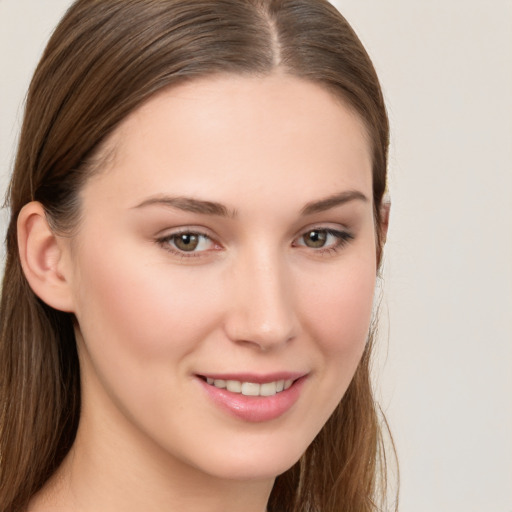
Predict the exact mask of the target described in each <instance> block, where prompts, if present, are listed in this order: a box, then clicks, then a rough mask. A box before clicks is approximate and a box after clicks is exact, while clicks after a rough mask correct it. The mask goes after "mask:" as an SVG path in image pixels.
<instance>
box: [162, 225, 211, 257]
mask: <svg viewBox="0 0 512 512" xmlns="http://www.w3.org/2000/svg"><path fill="white" fill-rule="evenodd" d="M158 243H159V244H160V245H162V246H163V247H164V248H165V249H167V250H168V251H170V252H174V253H177V254H180V255H183V256H185V255H187V253H189V254H188V255H190V256H191V255H192V254H193V253H199V252H204V251H208V250H211V249H214V248H215V247H216V244H215V242H214V241H213V240H212V239H211V238H210V237H209V236H207V235H205V234H203V233H196V232H193V231H182V232H180V233H172V234H170V235H168V236H165V237H163V238H160V239H158Z"/></svg>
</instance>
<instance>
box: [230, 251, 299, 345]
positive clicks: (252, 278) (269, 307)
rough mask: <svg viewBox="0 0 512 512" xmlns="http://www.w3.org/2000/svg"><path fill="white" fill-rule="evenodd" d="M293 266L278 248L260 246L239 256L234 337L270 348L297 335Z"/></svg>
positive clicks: (235, 276)
mask: <svg viewBox="0 0 512 512" xmlns="http://www.w3.org/2000/svg"><path fill="white" fill-rule="evenodd" d="M289 270H290V269H289V268H288V265H287V264H286V258H285V257H284V255H283V254H281V253H280V252H279V250H277V249H276V248H271V247H261V246H260V247H258V248H257V249H254V250H252V251H248V253H247V254H245V255H244V256H241V257H240V258H238V261H237V262H236V264H235V271H234V273H233V281H234V282H233V287H234V289H235V290H236V292H235V293H234V294H233V295H234V302H233V304H232V306H231V307H230V312H229V314H228V318H227V330H228V335H229V337H230V338H231V339H233V340H234V341H238V342H245V343H250V344H254V345H258V346H259V347H260V348H261V349H263V350H268V349H270V348H272V347H275V346H278V345H281V344H284V343H286V342H287V341H289V340H290V339H292V338H293V337H294V336H295V335H296V330H297V322H296V315H295V310H294V306H293V296H292V293H291V289H290V271H289Z"/></svg>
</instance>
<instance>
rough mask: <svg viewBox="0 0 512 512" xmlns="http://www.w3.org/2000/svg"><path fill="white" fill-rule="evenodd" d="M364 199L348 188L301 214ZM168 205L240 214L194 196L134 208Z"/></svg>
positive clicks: (206, 212) (209, 212)
mask: <svg viewBox="0 0 512 512" xmlns="http://www.w3.org/2000/svg"><path fill="white" fill-rule="evenodd" d="M356 200H357V201H363V202H367V201H368V198H367V197H366V196H365V195H364V194H363V193H362V192H359V191H357V190H348V191H346V192H340V193H339V194H334V195H331V196H328V197H326V198H324V199H320V200H317V201H312V202H310V203H307V204H306V205H305V206H304V207H303V208H302V210H301V215H312V214H314V213H320V212H324V211H326V210H330V209H331V208H335V207H336V206H341V205H343V204H345V203H348V202H349V201H356ZM155 205H157V206H166V207H170V208H177V209H179V210H183V211H185V212H191V213H199V214H203V215H218V216H219V217H230V218H235V217H237V215H238V212H237V211H236V210H230V209H229V208H227V207H226V206H224V205H223V204H221V203H217V202H214V201H205V200H202V199H194V198H192V197H169V196H155V197H150V198H148V199H145V200H144V201H142V202H141V203H139V204H138V205H137V206H135V207H134V208H136V209H137V208H144V207H146V206H155Z"/></svg>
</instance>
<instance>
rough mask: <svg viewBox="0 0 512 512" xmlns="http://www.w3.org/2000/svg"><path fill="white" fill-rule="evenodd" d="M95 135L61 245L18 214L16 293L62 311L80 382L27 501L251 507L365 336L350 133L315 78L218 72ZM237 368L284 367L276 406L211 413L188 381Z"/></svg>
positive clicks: (349, 120) (338, 388)
mask: <svg viewBox="0 0 512 512" xmlns="http://www.w3.org/2000/svg"><path fill="white" fill-rule="evenodd" d="M110 142H111V145H112V147H113V148H114V151H113V158H111V159H110V160H109V163H108V166H107V168H105V169H104V170H102V172H100V173H99V174H97V175H96V176H94V177H93V178H91V179H90V180H89V181H88V182H87V183H86V185H85V187H84V189H83V190H82V194H81V198H82V208H83V220H82V222H81V225H80V227H79V229H78V231H77V233H76V234H75V235H74V236H73V237H72V238H71V239H67V238H66V239H65V238H60V237H58V236H57V235H54V234H53V233H51V231H50V230H49V227H48V226H47V225H46V223H45V218H44V213H43V212H42V209H41V206H40V205H39V204H38V203H30V204H29V205H28V206H26V207H25V209H24V210H23V212H22V214H21V215H20V219H19V233H20V239H21V241H22V242H21V247H22V249H21V252H22V260H23V262H24V263H23V265H24V269H25V272H26V274H27V278H28V279H29V282H30V284H31V286H32V288H33V289H34V290H35V291H36V293H37V294H38V295H39V296H40V297H41V298H42V299H43V300H44V301H46V302H47V303H48V304H50V305H52V306H54V307H56V308H58V309H62V310H65V311H71V312H73V313H74V314H75V316H76V318H77V321H78V327H77V332H76V334H77V344H78V350H79V356H80V364H81V377H82V393H83V409H82V415H81V420H80V426H79V431H78V435H77V438H76V442H75V444H74V446H73V448H72V450H71V452H70V454H69V455H68V457H67V458H66V460H65V462H64V464H63V465H62V466H61V467H60V468H59V470H58V472H57V474H56V475H55V476H54V478H53V479H52V480H51V481H50V482H49V483H48V484H47V485H46V486H45V487H44V488H43V490H42V491H41V492H40V493H39V494H38V495H37V496H36V497H35V498H34V499H33V501H32V503H31V506H30V508H29V511H30V512H49V511H52V512H60V511H66V512H93V511H94V512H98V511H101V512H114V511H116V512H117V511H119V510H123V512H131V511H134V512H135V511H137V512H140V511H141V510H144V511H145V512H157V511H158V512H160V511H163V510H165V511H169V512H174V511H176V512H177V511H180V512H182V511H184V510H186V511H187V512H195V511H197V512H204V511H205V510H208V511H212V512H230V511H233V512H235V511H237V512H239V511H240V510H244V512H264V511H265V509H266V504H267V501H268V497H269V495H270V492H271V489H272V485H273V482H274V479H275V477H276V476H277V475H278V474H280V473H282V472H284V471H286V469H288V468H289V467H291V466H292V465H293V464H294V463H295V462H296V461H297V460H298V459H299V457H300V456H301V454H302V453H303V452H304V451H305V449H306V448H307V446H308V445H309V444H310V443H311V441H312V440H313V438H314V437H315V436H316V434H317V433H318V432H319V430H320V429H321V428H322V426H323V425H324V423H325V421H326V420H327V419H328V417H329V416H330V414H331V413H332V411H333V410H334V408H335V406H336V405H337V403H338V402H339V400H340V399H341V398H342V396H343V394H344V393H345V391H346V389H347V387H348V385H349V383H350V380H351V378H352V376H353V374H354V371H355V369H356V367H357V364H358V362H359V360H360V357H361V354H362V352H363V349H364V346H365V343H366V336H367V332H368V328H369V323H370V317H371V311H372V301H373V294H374V287H375V276H376V239H375V231H376V227H375V225H374V219H373V203H372V177H371V155H370V150H369V145H368V141H367V136H366V133H365V129H364V127H363V124H362V122H361V121H360V119H359V118H358V117H357V116H356V115H355V114H353V112H352V111H350V110H349V109H347V108H346V107H345V106H344V105H343V104H342V103H341V102H340V101H339V100H337V99H336V98H334V97H333V96H332V95H331V94H330V93H328V92H326V91H325V90H324V89H322V88H321V87H319V86H318V85H315V84H311V83H308V82H305V81H302V80H300V79H297V78H294V77H289V76H286V75H283V74H278V73H276V74H274V75H271V76H268V77H266V78H248V77H237V76H224V77H217V78H210V79H205V80H200V81H196V82H192V83H190V84H186V85H183V86H180V87H177V88H173V89H170V90H168V91H165V92H163V93H160V94H159V95H157V96H155V97H154V98H152V99H151V100H150V101H149V102H148V103H147V104H145V105H144V106H143V107H141V108H139V109H138V110H137V111H135V112H134V113H133V114H132V115H130V116H129V117H128V118H127V119H126V120H125V121H124V122H123V123H122V125H121V126H120V127H119V128H118V129H117V130H116V132H115V133H114V134H113V137H112V139H111V141H110ZM240 372H244V374H247V375H250V376H254V379H259V380H261V381H262V382H267V381H268V380H272V379H271V377H272V376H275V375H278V376H279V375H281V374H286V375H288V374H292V373H293V374H294V375H296V376H300V379H299V378H298V377H297V378H295V380H294V382H293V384H292V385H291V386H292V388H291V389H295V391H296V393H295V395H293V396H294V398H293V400H291V399H290V400H289V402H290V404H291V405H290V404H288V402H286V403H285V400H284V399H283V400H282V401H281V402H280V401H279V400H278V399H277V398H276V397H277V396H278V394H276V395H275V396H276V397H273V398H272V400H273V402H272V403H274V402H275V403H276V404H277V405H276V406H275V411H277V412H275V411H274V409H272V410H273V411H274V412H275V414H277V416H275V417H271V418H267V416H265V415H268V411H267V410H266V409H265V406H264V405H262V406H261V407H260V408H257V407H254V409H255V410H254V411H252V412H251V410H250V408H251V407H252V406H253V404H254V403H255V402H250V400H251V399H247V400H246V399H244V398H242V399H241V400H246V401H247V403H248V408H249V410H250V413H247V414H245V413H243V414H245V416H244V415H243V414H242V416H240V414H239V413H238V412H237V411H234V412H233V411H230V410H229V406H227V407H225V406H222V407H221V406H219V404H218V403H217V402H216V401H215V400H214V399H212V396H213V397H215V396H216V393H220V392H218V391H217V389H210V388H208V386H210V387H211V386H212V384H208V383H207V377H209V376H218V375H228V374H229V375H232V374H234V373H236V374H237V375H238V373H240ZM244 379H245V380H247V379H249V377H247V378H242V377H241V378H240V381H244ZM211 380H213V378H212V379H211ZM275 380H276V381H278V380H280V379H278V378H277V377H276V378H275ZM299 381H300V384H299ZM247 382H250V381H249V380H247ZM269 385H270V387H271V386H272V385H274V384H272V383H269ZM275 385H276V386H277V387H278V386H279V383H277V384H275ZM293 386H296V388H293ZM299 386H300V389H299ZM213 387H215V386H213ZM274 392H275V390H274ZM288 394H289V395H290V394H291V393H290V392H289V393H288ZM282 396H285V395H282ZM263 400H265V399H262V400H261V402H262V403H263ZM244 403H245V402H244ZM283 404H284V405H283ZM281 409H283V410H282V411H281ZM274 412H273V413H272V414H274ZM278 413H279V414H278ZM255 418H256V419H255ZM265 418H267V419H265Z"/></svg>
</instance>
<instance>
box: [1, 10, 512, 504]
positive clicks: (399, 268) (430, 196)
mask: <svg viewBox="0 0 512 512" xmlns="http://www.w3.org/2000/svg"><path fill="white" fill-rule="evenodd" d="M69 3H70V2H69V0H0V192H1V193H2V194H3V191H4V190H5V186H6V183H7V179H8V175H9V172H10V167H11V163H12V158H13V156H12V155H13V148H14V145H15V140H16V136H17V132H18V129H19V122H20V118H21V113H22V108H23V107H22V104H23V99H24V94H25V91H26V88H27V86H28V81H29V79H30V76H31V73H32V71H33V68H34V66H35V64H36V62H37V59H38V56H39V55H40V53H41V51H42V49H43V46H44V43H45V41H46V39H47V38H48V36H49V34H50V32H51V29H52V27H53V26H54V24H55V23H56V22H57V20H58V19H59V17H60V16H61V14H62V13H63V11H64V9H65V8H66V7H67V6H68V5H69ZM334 3H335V4H336V5H337V7H338V8H340V10H341V11H342V13H343V14H344V15H345V16H346V17H347V18H348V19H349V21H351V22H352V24H353V26H354V28H355V29H356V30H357V31H358V33H359V35H360V37H361V38H362V40H363V42H364V43H365V45H366V46H367V48H368V50H369V52H370V54H371V55H372V57H373V59H374V62H375V64H376V67H377V69H378V71H379V73H380V76H381V80H382V83H383V87H384V91H385V95H386V98H387V102H388V107H389V113H390V117H391V122H392V129H393V141H392V151H391V162H390V182H391V184H390V187H391V195H392V200H393V210H392V222H391V229H390V237H389V243H388V247H387V253H386V263H385V272H384V274H385V276H384V288H385V300H384V307H383V311H382V312H383V316H384V322H383V329H382V331H383V332H385V331H389V334H388V333H386V335H385V336H383V337H382V339H381V348H382V350H381V353H380V365H378V366H379V368H378V371H377V372H376V381H377V385H378V388H379V394H380V395H381V400H382V404H383V406H384V409H385V410H386V412H387V415H388V418H389V421H390V423H391V426H392V429H393V432H394V436H395V441H396V444H397V447H398V452H399V457H400V464H401V474H402V493H401V507H400V510H401V511H402V512H512V1H510V0H492V1H489V0H430V1H428V2H427V1H421V0H334ZM2 215H3V217H2V219H0V224H2V226H4V225H5V218H6V217H5V212H3V213H2Z"/></svg>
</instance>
